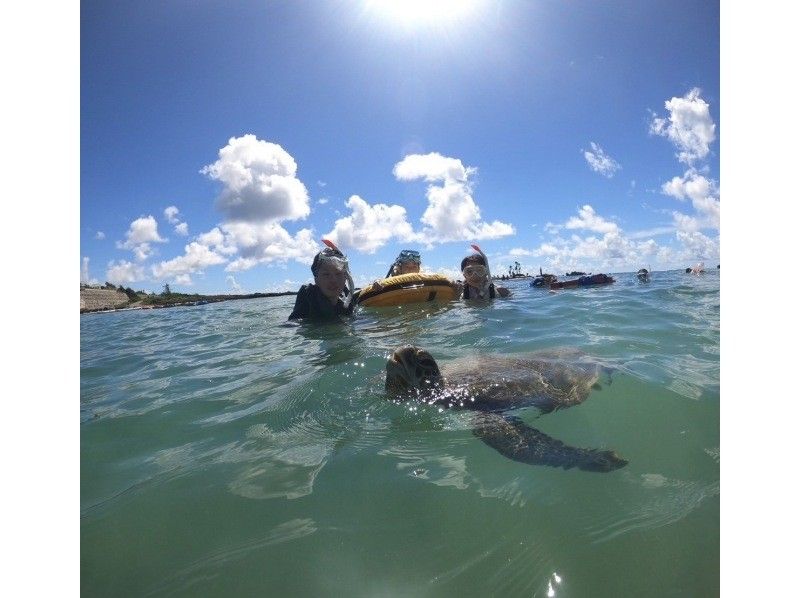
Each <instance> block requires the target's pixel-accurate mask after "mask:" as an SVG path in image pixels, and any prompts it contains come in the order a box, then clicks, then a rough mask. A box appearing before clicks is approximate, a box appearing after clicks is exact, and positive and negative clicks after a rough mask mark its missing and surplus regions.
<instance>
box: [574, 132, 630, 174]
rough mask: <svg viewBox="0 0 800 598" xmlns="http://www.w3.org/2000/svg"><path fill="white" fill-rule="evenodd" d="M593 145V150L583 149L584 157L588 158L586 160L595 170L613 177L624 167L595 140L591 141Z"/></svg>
mask: <svg viewBox="0 0 800 598" xmlns="http://www.w3.org/2000/svg"><path fill="white" fill-rule="evenodd" d="M590 143H591V146H592V151H588V150H581V151H583V157H584V158H586V162H587V163H588V164H589V167H590V168H591V169H592V170H593V171H594V172H598V173H600V174H602V175H603V176H604V177H607V178H609V179H610V178H611V177H613V176H614V173H615V172H616V171H617V170H619V169H620V168H622V166H620V165H619V163H618V162H617V161H616V160H614V159H613V158H612V157H611V156H609V155H607V154H606V153H605V152H604V151H603V148H602V147H600V146H599V145H598V144H596V143H595V142H594V141H592V142H590Z"/></svg>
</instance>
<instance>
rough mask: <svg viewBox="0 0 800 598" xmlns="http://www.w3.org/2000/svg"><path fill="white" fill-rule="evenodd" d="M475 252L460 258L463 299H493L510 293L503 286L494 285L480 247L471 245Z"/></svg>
mask: <svg viewBox="0 0 800 598" xmlns="http://www.w3.org/2000/svg"><path fill="white" fill-rule="evenodd" d="M472 248H473V249H474V250H475V251H476V252H477V253H473V254H472V255H468V256H467V257H465V258H464V259H463V260H461V274H462V275H463V276H464V289H463V292H462V297H463V298H464V299H494V298H495V297H508V296H509V295H510V294H511V291H509V290H508V289H507V288H505V287H501V286H495V284H494V283H493V282H492V281H491V280H492V278H491V274H490V273H489V261H488V260H487V258H486V255H485V254H484V253H483V251H481V250H480V247H478V246H477V245H473V246H472Z"/></svg>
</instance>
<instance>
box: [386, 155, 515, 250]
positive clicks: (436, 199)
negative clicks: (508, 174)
mask: <svg viewBox="0 0 800 598" xmlns="http://www.w3.org/2000/svg"><path fill="white" fill-rule="evenodd" d="M476 172H477V169H475V168H472V167H465V166H464V165H463V164H462V163H461V160H458V159H456V158H448V157H445V156H442V155H441V154H438V153H430V154H425V155H420V154H412V155H410V156H406V157H405V158H403V160H401V161H400V162H398V163H397V164H395V166H394V169H393V173H394V175H395V177H397V179H398V180H401V181H410V180H414V179H420V178H421V179H424V180H426V181H428V182H430V183H437V182H438V183H441V185H436V184H431V185H429V186H428V188H427V190H426V196H427V198H428V207H427V209H426V210H425V213H424V214H423V215H422V218H421V221H422V223H423V224H424V225H426V226H425V228H424V229H423V230H422V231H421V232H420V233H419V235H421V237H422V238H424V239H425V240H426V241H427V242H428V244H431V243H437V242H438V243H442V242H447V241H464V240H480V239H495V238H498V237H503V236H506V235H512V234H514V232H515V231H514V227H513V226H512V225H510V224H506V223H505V222H500V221H498V220H495V221H494V222H491V223H488V222H483V221H482V220H481V213H480V209H479V208H478V206H477V204H476V203H475V201H474V200H473V199H472V185H471V183H470V181H469V177H470V176H471V175H473V174H474V173H476Z"/></svg>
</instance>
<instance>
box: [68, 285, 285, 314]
mask: <svg viewBox="0 0 800 598" xmlns="http://www.w3.org/2000/svg"><path fill="white" fill-rule="evenodd" d="M92 290H98V289H81V304H82V305H83V302H84V299H85V298H84V291H92ZM120 295H122V296H123V297H125V300H124V301H122V300H121V297H113V296H112V297H111V298H108V299H105V300H99V301H98V300H95V301H94V302H93V306H92V307H81V308H80V314H81V315H83V314H96V313H111V312H120V311H143V310H151V309H167V308H171V307H195V306H198V305H206V304H208V303H220V302H222V301H236V300H241V299H262V298H264V297H284V296H286V295H297V291H283V292H281V293H250V294H247V295H193V296H191V298H190V299H186V298H185V296H183V297H180V298H179V297H176V298H175V301H169V298H163V297H161V299H162V300H163V302H161V303H144V302H143V301H135V302H130V301H129V300H128V297H127V296H126V295H125V294H124V293H120Z"/></svg>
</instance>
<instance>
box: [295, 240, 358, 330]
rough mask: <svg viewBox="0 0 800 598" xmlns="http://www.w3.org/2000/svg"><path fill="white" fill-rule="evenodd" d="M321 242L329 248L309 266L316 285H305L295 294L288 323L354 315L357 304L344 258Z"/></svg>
mask: <svg viewBox="0 0 800 598" xmlns="http://www.w3.org/2000/svg"><path fill="white" fill-rule="evenodd" d="M323 242H324V243H325V244H326V245H327V246H328V247H326V248H325V249H323V250H322V251H320V252H319V253H318V254H317V255H315V256H314V261H313V262H312V263H311V273H312V274H313V275H314V283H315V284H307V285H306V284H304V285H303V286H301V287H300V290H299V291H297V298H296V299H295V302H294V309H293V310H292V313H291V314H290V315H289V319H290V320H296V319H299V318H313V319H318V320H331V319H335V318H336V317H337V316H349V315H352V314H353V309H354V308H355V306H356V302H355V300H354V299H353V291H354V284H353V277H352V276H351V274H350V267H349V265H348V263H347V257H346V256H345V255H344V254H343V253H342V252H341V251H339V249H338V248H337V247H336V245H334V244H333V243H332V242H330V241H327V240H323Z"/></svg>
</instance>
